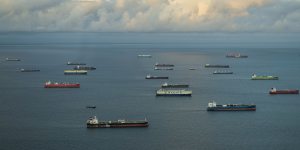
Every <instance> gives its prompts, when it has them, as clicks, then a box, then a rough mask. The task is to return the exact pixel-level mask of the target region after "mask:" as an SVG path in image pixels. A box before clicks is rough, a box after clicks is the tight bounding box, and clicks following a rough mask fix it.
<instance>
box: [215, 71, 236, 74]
mask: <svg viewBox="0 0 300 150" xmlns="http://www.w3.org/2000/svg"><path fill="white" fill-rule="evenodd" d="M213 74H233V72H232V71H226V70H224V71H221V70H216V71H214V72H213Z"/></svg>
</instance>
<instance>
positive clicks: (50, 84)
mask: <svg viewBox="0 0 300 150" xmlns="http://www.w3.org/2000/svg"><path fill="white" fill-rule="evenodd" d="M44 88H80V84H79V83H66V82H63V83H58V82H51V81H48V82H46V83H45V84H44Z"/></svg>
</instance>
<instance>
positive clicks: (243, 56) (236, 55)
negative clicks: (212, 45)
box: [226, 53, 248, 58]
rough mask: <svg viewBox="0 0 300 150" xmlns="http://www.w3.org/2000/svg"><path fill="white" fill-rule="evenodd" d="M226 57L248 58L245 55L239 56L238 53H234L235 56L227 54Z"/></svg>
mask: <svg viewBox="0 0 300 150" xmlns="http://www.w3.org/2000/svg"><path fill="white" fill-rule="evenodd" d="M226 57H227V58H248V56H247V55H241V54H240V53H236V54H227V55H226Z"/></svg>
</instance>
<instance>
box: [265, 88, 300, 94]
mask: <svg viewBox="0 0 300 150" xmlns="http://www.w3.org/2000/svg"><path fill="white" fill-rule="evenodd" d="M269 94H271V95H274V94H299V90H294V89H293V90H291V89H287V90H277V89H276V88H271V90H270V91H269Z"/></svg>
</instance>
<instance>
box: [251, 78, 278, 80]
mask: <svg viewBox="0 0 300 150" xmlns="http://www.w3.org/2000/svg"><path fill="white" fill-rule="evenodd" d="M278 79H279V78H278V77H272V78H264V77H256V78H251V80H278Z"/></svg>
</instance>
